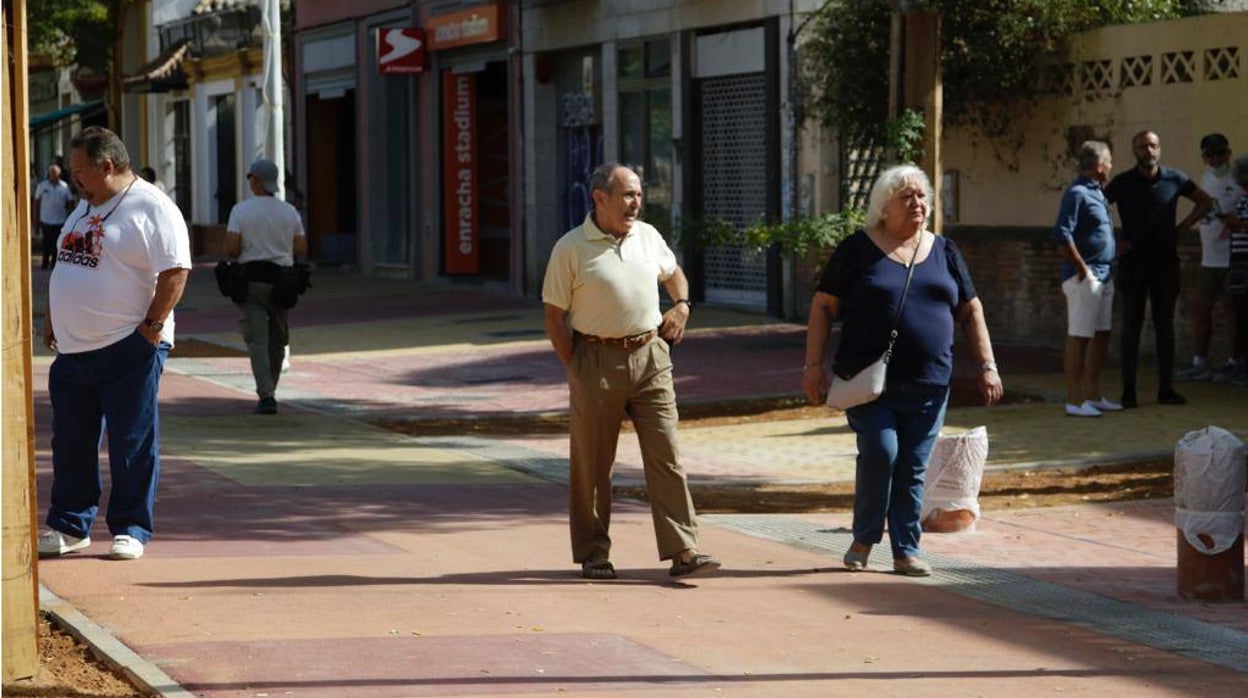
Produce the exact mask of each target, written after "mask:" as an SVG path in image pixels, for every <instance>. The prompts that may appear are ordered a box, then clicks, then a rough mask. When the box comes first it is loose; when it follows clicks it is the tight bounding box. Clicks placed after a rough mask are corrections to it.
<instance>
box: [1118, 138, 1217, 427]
mask: <svg viewBox="0 0 1248 698" xmlns="http://www.w3.org/2000/svg"><path fill="white" fill-rule="evenodd" d="M1131 153H1132V154H1133V155H1134V156H1135V163H1136V166H1135V167H1132V168H1131V169H1130V170H1127V171H1126V172H1123V173H1122V174H1120V175H1118V176H1117V177H1114V179H1113V180H1112V181H1111V182H1110V183H1109V186H1107V187H1105V198H1107V199H1109V202H1110V203H1112V204H1116V205H1117V206H1118V216H1119V217H1120V218H1121V219H1122V233H1121V237H1120V238H1119V240H1118V249H1119V250H1120V255H1119V262H1118V283H1117V291H1118V295H1119V296H1120V297H1121V298H1122V307H1123V313H1122V347H1121V352H1120V356H1119V360H1120V361H1121V366H1122V400H1121V402H1122V406H1123V407H1136V406H1138V405H1139V404H1140V403H1139V399H1138V397H1137V394H1136V373H1137V370H1138V368H1139V358H1140V334H1141V333H1142V332H1143V331H1144V307H1145V305H1148V306H1151V307H1152V318H1153V331H1154V332H1155V333H1156V337H1157V374H1158V375H1157V379H1158V380H1157V402H1158V403H1159V404H1162V405H1185V404H1187V399H1186V398H1184V397H1183V396H1182V395H1179V394H1178V393H1177V392H1175V390H1174V304H1175V303H1176V302H1177V301H1178V299H1179V252H1178V244H1179V234H1180V233H1186V232H1187V231H1189V230H1191V229H1192V226H1194V225H1196V223H1197V222H1198V221H1199V220H1200V219H1202V218H1204V217H1205V214H1206V213H1208V212H1209V211H1210V210H1211V209H1212V208H1213V199H1211V198H1210V197H1209V195H1208V194H1206V193H1205V192H1204V191H1202V190H1201V189H1200V187H1197V186H1196V183H1195V182H1193V181H1192V180H1190V179H1188V177H1187V175H1185V174H1183V172H1181V171H1179V170H1176V169H1174V168H1172V167H1162V166H1161V164H1160V161H1161V139H1160V138H1159V137H1158V136H1157V134H1156V133H1154V132H1152V131H1140V132H1139V133H1137V134H1135V136H1134V137H1132V138H1131ZM1179 197H1185V198H1188V199H1191V200H1192V201H1194V202H1195V203H1196V205H1195V206H1194V207H1192V212H1191V213H1189V214H1188V215H1187V217H1186V218H1184V219H1183V221H1182V222H1180V223H1179V224H1178V225H1177V226H1176V225H1175V222H1174V220H1175V217H1176V213H1177V211H1178V205H1179Z"/></svg>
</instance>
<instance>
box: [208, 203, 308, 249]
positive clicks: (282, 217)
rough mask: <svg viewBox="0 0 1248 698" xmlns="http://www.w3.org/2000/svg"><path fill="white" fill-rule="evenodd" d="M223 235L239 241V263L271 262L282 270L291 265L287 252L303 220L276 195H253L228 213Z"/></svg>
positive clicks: (299, 231)
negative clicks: (236, 236) (233, 235)
mask: <svg viewBox="0 0 1248 698" xmlns="http://www.w3.org/2000/svg"><path fill="white" fill-rule="evenodd" d="M225 229H226V232H230V233H238V234H239V235H241V236H242V239H243V251H242V254H240V255H239V256H238V261H239V262H259V261H264V262H273V263H275V264H279V265H281V266H283V267H288V266H290V265H292V264H294V263H295V260H294V257H292V256H291V251H292V250H293V248H294V242H295V238H296V237H297V236H299V235H303V220H302V219H300V218H299V211H297V210H295V207H294V206H291V205H290V204H288V203H286V202H285V201H282V200H281V199H279V198H277V197H276V196H253V197H252V198H250V199H247V200H246V201H243V202H242V203H239V204H237V205H235V206H234V208H233V209H232V210H230V222H229V223H227V224H226V226H225Z"/></svg>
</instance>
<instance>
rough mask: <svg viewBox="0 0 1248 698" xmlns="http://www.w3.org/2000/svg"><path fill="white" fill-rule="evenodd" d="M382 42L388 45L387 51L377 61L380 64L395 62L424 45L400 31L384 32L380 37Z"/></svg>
mask: <svg viewBox="0 0 1248 698" xmlns="http://www.w3.org/2000/svg"><path fill="white" fill-rule="evenodd" d="M382 40H383V41H385V43H386V44H387V45H388V49H387V50H386V51H385V52H384V53H382V54H381V56H379V57H378V59H377V60H379V61H380V62H382V63H389V62H390V61H397V60H398V59H400V58H402V57H403V56H406V55H408V54H410V53H415V52H416V51H419V50H420V47H421V46H423V45H424V43H425V42H423V41H421V40H420V39H418V38H416V37H414V36H409V35H407V34H405V33H403V32H402V31H390V32H386V33H385V35H384V36H383V37H382Z"/></svg>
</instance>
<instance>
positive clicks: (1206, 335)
mask: <svg viewBox="0 0 1248 698" xmlns="http://www.w3.org/2000/svg"><path fill="white" fill-rule="evenodd" d="M1200 158H1201V160H1203V161H1204V163H1205V174H1204V176H1203V177H1201V180H1200V188H1201V189H1203V190H1204V191H1206V192H1208V193H1209V195H1210V196H1212V197H1213V201H1214V207H1213V210H1212V211H1210V212H1209V214H1208V215H1207V216H1205V218H1204V219H1203V220H1201V222H1200V269H1199V271H1198V272H1197V277H1196V288H1195V290H1194V292H1193V293H1192V303H1191V310H1190V312H1191V314H1192V365H1191V366H1190V367H1188V368H1187V370H1185V371H1182V372H1180V373H1179V375H1178V378H1179V380H1188V381H1204V380H1210V379H1217V380H1230V379H1232V378H1234V377H1235V376H1236V375H1237V374H1239V373H1241V372H1242V371H1243V367H1241V366H1240V365H1239V363H1238V361H1237V360H1236V357H1238V356H1239V355H1240V353H1241V352H1240V344H1239V343H1240V337H1239V333H1238V332H1237V331H1236V330H1235V323H1234V311H1232V312H1231V315H1232V318H1231V320H1232V321H1231V322H1230V323H1228V324H1230V328H1231V332H1230V334H1231V355H1230V358H1228V359H1227V360H1226V364H1225V365H1224V366H1223V367H1222V368H1221V369H1219V370H1217V371H1214V370H1213V367H1212V366H1210V365H1209V343H1210V340H1211V339H1212V336H1213V308H1214V305H1215V304H1216V303H1217V301H1218V298H1219V297H1221V296H1225V295H1226V275H1227V270H1228V268H1229V267H1230V264H1231V231H1230V228H1228V227H1227V225H1226V224H1225V223H1223V222H1222V220H1221V216H1222V215H1223V214H1226V213H1230V212H1232V211H1234V210H1235V202H1236V201H1238V200H1239V197H1240V188H1239V185H1238V184H1236V183H1235V178H1234V176H1232V172H1231V144H1230V142H1229V141H1228V140H1227V139H1226V136H1224V135H1222V134H1221V133H1211V134H1209V135H1207V136H1205V137H1204V138H1202V139H1200ZM1229 305H1230V304H1229V303H1228V306H1229Z"/></svg>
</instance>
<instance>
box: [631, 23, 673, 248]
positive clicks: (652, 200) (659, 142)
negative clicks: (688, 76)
mask: <svg viewBox="0 0 1248 698" xmlns="http://www.w3.org/2000/svg"><path fill="white" fill-rule="evenodd" d="M618 64H619V78H620V83H619V85H620V87H619V89H620V161H621V162H624V163H625V164H628V165H630V166H632V167H634V168H636V170H637V174H638V175H639V176H640V177H641V180H642V187H643V189H644V193H645V196H644V199H643V201H644V203H643V208H642V218H643V219H645V221H646V222H647V223H649V224H651V225H653V226H654V227H656V228H658V229H659V230H660V231H661V232H663V234H664V235H667V234H668V233H669V232H670V231H671V214H672V87H671V78H670V76H671V69H672V61H671V41H670V40H669V39H667V38H662V39H654V40H650V41H645V42H641V43H636V44H626V45H624V46H621V47H620V50H619V57H618Z"/></svg>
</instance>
